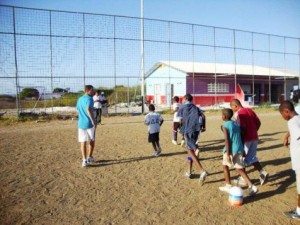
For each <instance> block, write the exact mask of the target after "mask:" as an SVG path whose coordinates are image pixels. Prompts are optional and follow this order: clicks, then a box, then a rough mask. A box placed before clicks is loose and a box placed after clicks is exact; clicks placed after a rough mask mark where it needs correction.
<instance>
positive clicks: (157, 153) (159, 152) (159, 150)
mask: <svg viewBox="0 0 300 225" xmlns="http://www.w3.org/2000/svg"><path fill="white" fill-rule="evenodd" d="M160 154H161V149H160V148H159V149H157V151H156V155H155V156H156V157H157V156H160Z"/></svg>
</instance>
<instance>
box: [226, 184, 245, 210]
mask: <svg viewBox="0 0 300 225" xmlns="http://www.w3.org/2000/svg"><path fill="white" fill-rule="evenodd" d="M228 202H229V205H231V206H234V207H238V206H241V205H242V204H243V189H242V188H240V187H237V186H234V187H232V188H230V191H229V198H228Z"/></svg>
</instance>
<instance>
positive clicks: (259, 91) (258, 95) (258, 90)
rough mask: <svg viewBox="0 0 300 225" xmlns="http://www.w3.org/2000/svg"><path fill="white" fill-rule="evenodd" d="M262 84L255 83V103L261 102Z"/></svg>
mask: <svg viewBox="0 0 300 225" xmlns="http://www.w3.org/2000/svg"><path fill="white" fill-rule="evenodd" d="M260 94H261V90H260V84H254V103H255V104H259V102H260Z"/></svg>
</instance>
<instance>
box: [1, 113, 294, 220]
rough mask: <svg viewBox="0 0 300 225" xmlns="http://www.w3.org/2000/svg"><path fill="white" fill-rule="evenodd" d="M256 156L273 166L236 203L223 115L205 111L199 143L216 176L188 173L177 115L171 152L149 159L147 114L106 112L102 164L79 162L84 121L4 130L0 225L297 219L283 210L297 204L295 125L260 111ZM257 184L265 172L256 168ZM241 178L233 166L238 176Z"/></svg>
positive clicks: (100, 137)
mask: <svg viewBox="0 0 300 225" xmlns="http://www.w3.org/2000/svg"><path fill="white" fill-rule="evenodd" d="M258 115H259V117H260V118H261V120H262V127H261V129H260V131H259V134H260V143H259V151H258V157H259V159H260V161H261V163H262V164H263V165H264V166H265V168H266V170H267V171H268V172H269V174H270V176H269V180H268V182H267V183H266V184H265V185H263V186H259V193H258V194H257V195H256V196H255V197H251V198H250V197H246V195H247V190H244V195H245V198H244V204H243V205H242V206H240V207H238V208H232V207H229V206H228V195H227V194H226V193H223V192H220V191H219V190H218V187H219V186H221V185H223V184H224V179H223V171H222V165H221V149H222V148H223V144H224V142H223V135H222V133H221V131H220V125H221V124H222V121H221V119H220V113H219V112H217V113H209V112H207V114H206V116H207V131H206V132H205V133H203V134H202V136H201V138H200V140H201V143H200V148H201V154H200V157H201V162H202V163H203V166H204V167H205V168H206V170H207V171H208V172H209V174H210V175H209V176H208V177H207V180H206V183H205V184H204V185H203V186H201V185H200V184H199V180H198V178H199V173H198V171H195V175H194V176H193V177H192V179H188V178H186V177H184V173H185V171H186V168H187V165H186V152H185V150H184V149H183V148H181V147H180V146H175V145H173V144H172V143H171V137H172V133H171V116H170V115H165V116H164V118H165V123H164V124H163V126H162V130H161V134H160V137H161V146H162V149H163V154H162V155H161V156H160V157H157V158H155V157H151V154H152V151H153V150H152V146H151V144H148V143H147V127H146V126H145V125H143V118H144V117H143V116H131V117H125V116H123V117H106V118H104V119H103V123H104V125H101V126H99V127H98V129H97V135H96V136H97V140H96V149H95V154H94V156H95V157H96V159H97V162H96V163H95V164H94V165H93V166H91V167H88V168H82V167H81V154H80V149H79V144H78V142H77V121H73V120H67V121H51V122H46V123H35V122H26V123H21V124H16V125H10V126H0V151H1V152H0V175H1V176H0V196H1V198H0V199H1V202H0V224H122V225H125V224H137V225H140V224H297V222H298V221H295V220H293V219H289V218H286V217H285V216H284V215H283V212H284V211H287V210H291V209H293V208H294V207H295V206H296V186H295V177H294V174H293V172H292V170H291V164H290V158H289V150H288V149H287V148H284V147H283V146H282V140H283V136H284V134H285V132H286V130H287V125H286V121H284V120H283V119H282V118H281V116H280V115H279V113H277V112H270V113H258ZM248 171H249V176H250V178H251V179H252V180H253V181H254V182H255V183H257V184H258V182H259V180H258V172H257V171H254V170H253V169H252V168H250V169H249V170H248ZM231 174H232V175H233V178H235V177H236V173H235V172H234V171H232V172H231Z"/></svg>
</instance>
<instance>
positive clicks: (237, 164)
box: [219, 109, 258, 196]
mask: <svg viewBox="0 0 300 225" xmlns="http://www.w3.org/2000/svg"><path fill="white" fill-rule="evenodd" d="M232 116H233V111H232V109H223V110H222V120H223V121H225V122H224V125H223V126H222V130H223V133H224V138H225V147H224V149H223V170H224V178H225V183H226V184H225V186H222V187H219V189H220V190H221V191H224V192H227V193H229V191H230V188H231V181H230V172H229V166H230V167H231V166H233V168H234V169H235V171H236V172H237V173H238V174H239V175H240V176H241V177H242V178H243V179H244V180H245V182H246V183H247V185H248V191H249V196H251V195H254V194H255V193H256V192H257V191H258V189H257V187H256V186H255V185H253V184H252V182H251V181H250V179H249V177H248V175H247V173H246V171H245V169H244V168H245V165H244V160H243V151H244V145H243V142H242V138H241V130H240V127H239V126H238V125H237V124H236V123H235V122H234V121H232V120H231V118H232Z"/></svg>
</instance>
